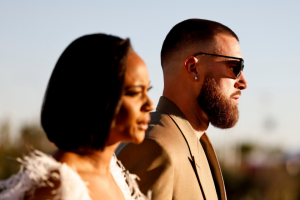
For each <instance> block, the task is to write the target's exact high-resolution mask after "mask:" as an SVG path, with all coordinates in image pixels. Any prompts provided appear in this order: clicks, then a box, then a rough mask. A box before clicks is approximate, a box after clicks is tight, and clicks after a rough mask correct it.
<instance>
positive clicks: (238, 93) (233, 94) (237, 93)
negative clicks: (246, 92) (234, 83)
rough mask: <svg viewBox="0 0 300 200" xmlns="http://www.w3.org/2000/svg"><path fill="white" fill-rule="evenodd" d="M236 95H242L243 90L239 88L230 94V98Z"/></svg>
mask: <svg viewBox="0 0 300 200" xmlns="http://www.w3.org/2000/svg"><path fill="white" fill-rule="evenodd" d="M235 95H239V96H241V95H242V92H241V90H238V91H236V92H234V93H232V94H231V95H230V98H232V97H233V96H235Z"/></svg>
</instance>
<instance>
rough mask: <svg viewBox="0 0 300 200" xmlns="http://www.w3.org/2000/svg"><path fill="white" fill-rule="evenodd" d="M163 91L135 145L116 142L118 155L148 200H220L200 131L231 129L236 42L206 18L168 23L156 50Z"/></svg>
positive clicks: (215, 169)
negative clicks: (143, 134) (141, 139)
mask: <svg viewBox="0 0 300 200" xmlns="http://www.w3.org/2000/svg"><path fill="white" fill-rule="evenodd" d="M161 64H162V69H163V74H164V91H163V96H162V97H161V98H160V100H159V103H158V105H157V108H156V112H154V113H151V122H150V124H149V129H148V131H147V134H146V138H145V140H144V142H143V143H142V144H141V145H134V144H124V145H120V147H119V149H118V152H117V153H118V158H119V159H120V160H121V161H122V163H123V164H124V166H125V167H126V169H128V170H129V171H130V172H131V173H135V174H137V175H138V176H139V177H140V179H141V181H140V183H139V186H140V188H141V190H142V191H143V192H147V191H148V190H151V191H152V199H154V200H171V199H182V200H189V199H197V200H199V199H206V200H217V199H221V200H225V199H227V197H226V192H225V187H224V183H223V178H222V173H221V170H220V167H219V162H218V160H217V157H216V155H215V152H214V149H213V147H212V145H211V143H210V141H209V138H208V136H207V134H206V132H205V131H206V130H207V128H208V126H209V124H212V125H213V126H215V127H218V128H221V129H228V128H231V127H233V126H234V125H235V124H236V123H237V121H238V118H239V112H238V105H239V102H238V99H239V97H240V95H241V90H244V89H246V88H247V82H246V79H245V77H244V74H243V69H244V60H243V59H242V55H241V51H240V46H239V39H238V37H237V36H236V34H235V33H234V32H233V31H232V30H231V29H229V28H228V27H226V26H224V25H222V24H220V23H218V22H214V21H209V20H202V19H188V20H185V21H183V22H180V23H178V24H177V25H175V26H174V27H173V28H172V29H171V31H170V32H169V33H168V35H167V37H166V38H165V40H164V43H163V46H162V50H161Z"/></svg>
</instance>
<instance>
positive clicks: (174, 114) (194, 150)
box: [156, 97, 204, 195]
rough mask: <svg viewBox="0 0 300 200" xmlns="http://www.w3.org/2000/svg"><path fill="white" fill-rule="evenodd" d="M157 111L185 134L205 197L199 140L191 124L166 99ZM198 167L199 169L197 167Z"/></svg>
mask: <svg viewBox="0 0 300 200" xmlns="http://www.w3.org/2000/svg"><path fill="white" fill-rule="evenodd" d="M156 110H158V111H161V112H163V113H166V114H168V115H169V116H170V118H171V119H172V120H173V121H174V122H175V124H176V125H177V126H178V128H179V130H180V131H181V133H182V134H183V137H184V138H185V140H186V142H187V145H188V147H189V150H190V154H191V157H190V159H191V161H192V162H193V163H194V166H193V167H194V169H195V172H196V175H197V178H198V180H199V184H200V187H201V190H202V193H203V195H204V191H203V187H202V184H204V183H201V180H200V177H199V174H200V171H199V169H198V167H199V166H200V156H199V152H198V146H197V145H198V143H199V141H198V138H197V136H196V134H195V132H194V130H193V128H192V126H191V125H190V123H189V122H188V121H187V120H186V118H185V116H184V115H183V113H182V112H181V111H180V110H179V108H178V107H177V106H176V105H175V104H174V103H173V102H171V101H170V100H168V99H167V98H165V97H160V99H159V103H158V105H157V108H156ZM197 165H198V167H197Z"/></svg>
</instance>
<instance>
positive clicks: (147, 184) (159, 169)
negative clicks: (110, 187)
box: [116, 97, 227, 200]
mask: <svg viewBox="0 0 300 200" xmlns="http://www.w3.org/2000/svg"><path fill="white" fill-rule="evenodd" d="M116 154H117V157H118V159H119V160H120V161H121V162H122V164H123V165H124V166H125V168H126V169H128V170H129V172H130V173H134V174H136V175H138V176H139V177H140V179H141V180H140V181H139V186H140V189H141V191H142V192H143V193H145V194H146V193H147V191H148V190H151V191H152V199H153V200H171V199H174V200H196V199H197V200H202V199H203V200H204V199H206V200H217V199H220V200H226V199H227V198H226V192H225V187H224V182H223V177H222V173H221V170H220V166H219V162H218V160H217V157H216V154H215V152H214V149H213V147H212V145H211V143H210V141H209V138H208V137H207V135H206V133H204V134H203V135H202V136H201V138H200V141H199V140H198V139H197V136H196V134H195V132H194V130H193V128H192V127H191V125H190V123H189V122H188V121H187V120H186V118H185V116H184V115H183V114H182V112H181V111H180V110H179V109H178V107H177V106H176V105H175V104H173V103H172V102H171V101H170V100H168V99H167V98H165V97H161V98H160V100H159V103H158V106H157V109H156V112H153V113H151V122H150V123H149V129H148V131H147V133H146V138H145V140H144V141H143V143H142V144H140V145H135V144H131V143H123V144H120V145H119V147H118V148H117V150H116Z"/></svg>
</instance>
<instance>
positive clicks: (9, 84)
mask: <svg viewBox="0 0 300 200" xmlns="http://www.w3.org/2000/svg"><path fill="white" fill-rule="evenodd" d="M299 8H300V1H296V0H295V1H293V0H287V1H280V0H273V1H270V0H266V1H257V0H253V1H237V0H228V1H220V0H219V1H217V0H212V1H201V0H198V1H193V0H185V1H177V0H173V1H171V0H165V1H157V0H152V1H141V0H139V1H138V0H127V1H121V0H119V1H106V2H105V1H99V0H98V1H96V0H95V1H93V0H89V1H79V0H72V1H71V0H64V1H37V0H28V1H21V0H14V1H4V0H0V27H1V28H0V179H5V178H7V177H9V176H10V175H11V174H12V173H15V172H16V171H18V167H19V165H18V163H17V162H16V161H15V160H16V159H15V158H16V157H18V156H21V155H23V154H26V153H27V152H28V151H29V149H31V148H32V147H34V148H36V149H39V150H42V151H44V152H47V153H51V152H52V151H53V150H54V149H55V147H54V146H53V145H52V144H51V143H49V142H48V140H47V138H46V136H45V134H44V133H43V130H42V129H41V127H40V122H39V114H40V108H41V104H42V100H43V95H44V92H45V89H46V85H47V82H48V79H49V77H50V75H51V72H52V70H53V67H54V65H55V63H56V61H57V59H58V57H59V56H60V54H61V53H62V51H63V50H64V49H65V48H66V47H67V45H69V44H70V42H72V41H73V40H74V39H76V38H78V37H79V36H82V35H85V34H90V33H97V32H101V33H107V34H113V35H117V36H120V37H123V38H126V37H130V39H131V41H132V44H133V47H134V49H135V51H136V52H137V53H138V54H139V55H140V56H141V57H142V58H143V59H144V60H145V62H146V64H147V66H148V69H149V74H150V79H151V84H152V85H153V89H152V90H151V91H150V96H151V98H152V100H153V101H154V103H155V104H157V102H158V99H159V97H160V96H161V94H162V90H163V76H162V70H161V66H160V50H161V45H162V42H163V40H164V38H165V36H166V34H167V33H168V32H169V30H170V29H171V28H172V27H173V26H174V25H175V24H177V23H178V22H180V21H183V20H185V19H188V18H202V19H209V20H214V21H217V22H220V23H222V24H224V25H226V26H228V27H230V28H231V29H232V30H233V31H234V32H235V33H236V34H237V35H238V37H239V38H240V45H241V50H242V54H243V58H244V60H245V69H244V74H245V77H246V79H247V81H248V85H249V87H248V89H247V90H245V91H243V92H242V96H241V98H240V106H239V110H240V120H239V122H238V124H237V125H236V126H235V127H234V128H232V129H229V130H220V129H216V128H214V127H209V129H208V131H207V133H208V135H209V136H210V138H211V141H212V143H213V145H214V147H215V149H216V152H217V156H218V158H219V160H220V163H221V167H222V171H223V175H224V180H225V186H226V189H227V193H228V199H229V200H299V199H300V132H299V130H298V125H299V122H300V104H299V102H300V91H299V86H300V82H299V81H297V80H298V79H299V73H300V60H299V58H298V53H299V46H300V39H299V35H300V25H299V20H300V12H299ZM100 89H101V88H100Z"/></svg>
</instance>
